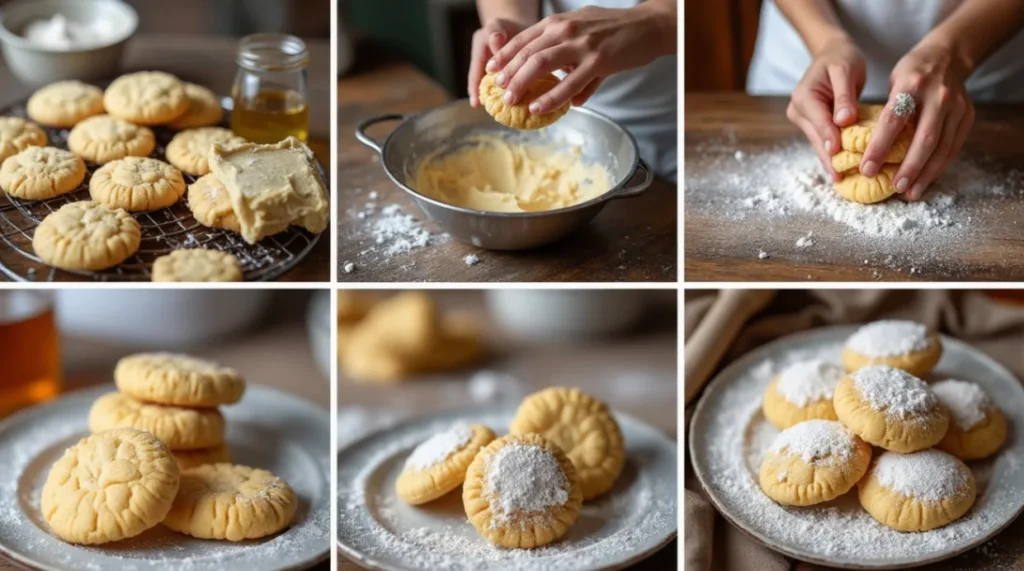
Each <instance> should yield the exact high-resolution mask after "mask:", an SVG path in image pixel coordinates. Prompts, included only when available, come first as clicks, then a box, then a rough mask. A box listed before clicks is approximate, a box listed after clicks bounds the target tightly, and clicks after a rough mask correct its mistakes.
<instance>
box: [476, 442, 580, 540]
mask: <svg viewBox="0 0 1024 571" xmlns="http://www.w3.org/2000/svg"><path fill="white" fill-rule="evenodd" d="M484 478H485V479H484V487H483V494H482V495H483V497H484V498H485V499H487V501H488V502H489V503H490V504H491V508H492V509H491V511H492V514H493V517H492V521H491V526H492V527H500V526H503V525H506V524H509V523H511V522H513V521H515V520H516V519H517V518H519V517H523V516H530V518H531V521H537V520H536V519H534V518H535V517H538V516H543V515H544V514H546V512H547V510H548V509H550V508H552V507H555V506H562V505H565V502H567V501H569V491H568V488H569V482H568V480H567V479H566V477H565V472H563V471H562V467H561V466H560V465H559V464H558V459H557V458H555V456H554V455H553V454H551V452H548V451H547V450H545V449H544V448H543V447H541V446H536V445H523V444H516V443H510V444H506V445H505V446H503V447H501V448H500V449H499V450H498V451H497V452H495V453H494V455H493V456H491V457H490V458H489V459H488V462H487V468H486V471H485V475H484ZM545 519H547V518H543V517H541V519H540V521H544V520H545Z"/></svg>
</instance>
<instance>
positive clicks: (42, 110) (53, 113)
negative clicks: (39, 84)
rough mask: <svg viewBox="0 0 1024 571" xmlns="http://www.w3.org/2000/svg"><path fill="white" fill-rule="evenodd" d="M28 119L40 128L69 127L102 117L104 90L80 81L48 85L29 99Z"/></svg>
mask: <svg viewBox="0 0 1024 571" xmlns="http://www.w3.org/2000/svg"><path fill="white" fill-rule="evenodd" d="M27 111H28V116H29V117H30V118H31V119H32V120H33V121H35V122H36V123H40V124H42V125H47V126H50V127H60V128H70V127H74V126H75V125H77V124H78V123H79V121H81V120H83V119H86V118H88V117H92V116H93V115H102V114H103V90H101V89H100V88H99V87H96V86H94V85H89V84H87V83H82V82H81V81H75V80H69V81H58V82H57V83H51V84H50V85H47V86H46V87H43V88H42V89H40V90H38V91H36V92H35V93H33V94H32V97H30V98H29V99H28V108H27Z"/></svg>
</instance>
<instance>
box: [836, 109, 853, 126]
mask: <svg viewBox="0 0 1024 571" xmlns="http://www.w3.org/2000/svg"><path fill="white" fill-rule="evenodd" d="M849 118H850V110H849V109H845V108H843V109H840V110H839V111H838V112H837V113H836V123H842V122H843V121H846V120H847V119H849Z"/></svg>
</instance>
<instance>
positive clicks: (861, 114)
mask: <svg viewBox="0 0 1024 571" xmlns="http://www.w3.org/2000/svg"><path fill="white" fill-rule="evenodd" d="M883 109H885V107H884V106H883V105H860V106H858V108H857V122H856V123H854V124H853V125H850V126H849V127H843V128H842V129H840V131H839V138H840V146H841V147H842V149H843V150H844V151H850V152H854V153H861V154H863V153H864V151H866V150H867V148H868V144H869V143H870V142H871V135H872V134H874V132H875V127H876V126H878V120H879V119H880V118H881V116H882V110H883ZM914 128H915V125H914V122H913V121H910V122H908V123H907V124H906V126H905V127H904V128H903V131H901V132H900V134H899V135H898V136H897V137H896V140H895V141H893V144H892V147H891V148H890V149H889V154H887V155H886V156H885V162H886V163H902V162H903V159H905V158H907V151H909V150H910V143H911V142H912V141H913V140H914ZM858 163H859V161H858Z"/></svg>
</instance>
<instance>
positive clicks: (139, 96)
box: [103, 71, 189, 125]
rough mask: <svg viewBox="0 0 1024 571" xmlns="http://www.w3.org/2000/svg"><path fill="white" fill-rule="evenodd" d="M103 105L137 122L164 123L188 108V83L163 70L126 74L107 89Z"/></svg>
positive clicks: (124, 117)
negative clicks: (186, 87) (186, 85)
mask: <svg viewBox="0 0 1024 571" xmlns="http://www.w3.org/2000/svg"><path fill="white" fill-rule="evenodd" d="M103 106H104V107H105V108H106V109H107V113H109V114H110V115H111V116H113V117H117V118H118V119H123V120H125V121H130V122H132V123H135V124H136V125H162V124H164V123H169V122H171V121H174V120H175V119H177V118H179V117H181V116H182V115H184V114H185V113H186V112H187V111H188V107H189V99H188V96H187V95H186V94H185V86H184V85H183V84H182V83H181V81H179V80H178V78H177V77H174V76H173V75H171V74H169V73H164V72H162V71H140V72H136V73H129V74H127V75H122V76H121V77H119V78H117V79H115V80H114V82H113V83H111V84H110V86H109V87H107V90H106V91H105V92H103Z"/></svg>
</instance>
